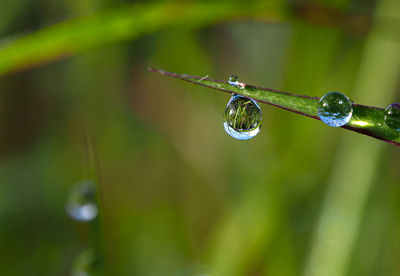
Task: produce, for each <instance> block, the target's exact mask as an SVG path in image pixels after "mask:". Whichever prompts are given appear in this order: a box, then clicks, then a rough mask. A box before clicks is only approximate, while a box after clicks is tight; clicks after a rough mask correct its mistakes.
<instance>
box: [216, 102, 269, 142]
mask: <svg viewBox="0 0 400 276" xmlns="http://www.w3.org/2000/svg"><path fill="white" fill-rule="evenodd" d="M261 122H262V111H261V108H260V106H259V105H258V104H257V103H256V102H255V101H254V100H252V99H249V98H246V97H243V96H240V95H233V96H232V97H231V99H230V100H229V102H228V104H227V106H226V108H225V111H224V128H225V131H226V133H228V134H229V135H230V136H232V137H233V138H235V139H238V140H248V139H251V138H253V137H254V136H256V135H257V134H258V132H259V131H260V128H261Z"/></svg>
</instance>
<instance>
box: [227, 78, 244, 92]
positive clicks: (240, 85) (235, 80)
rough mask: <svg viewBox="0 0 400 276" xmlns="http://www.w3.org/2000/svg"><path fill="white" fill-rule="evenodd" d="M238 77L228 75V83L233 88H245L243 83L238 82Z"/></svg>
mask: <svg viewBox="0 0 400 276" xmlns="http://www.w3.org/2000/svg"><path fill="white" fill-rule="evenodd" d="M238 80H239V77H238V76H236V75H230V76H229V79H228V83H229V84H230V85H232V86H235V87H237V88H239V89H244V88H245V87H246V84H244V83H243V82H239V81H238Z"/></svg>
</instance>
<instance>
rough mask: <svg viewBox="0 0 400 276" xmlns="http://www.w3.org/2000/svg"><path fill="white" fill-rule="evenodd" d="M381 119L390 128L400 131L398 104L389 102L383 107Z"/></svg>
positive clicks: (399, 107)
mask: <svg viewBox="0 0 400 276" xmlns="http://www.w3.org/2000/svg"><path fill="white" fill-rule="evenodd" d="M383 119H384V120H385V123H386V124H387V125H388V126H389V127H390V128H392V129H395V130H397V131H400V104H399V103H392V104H389V105H388V106H387V107H386V108H385V111H384V117H383Z"/></svg>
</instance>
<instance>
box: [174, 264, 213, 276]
mask: <svg viewBox="0 0 400 276" xmlns="http://www.w3.org/2000/svg"><path fill="white" fill-rule="evenodd" d="M173 276H216V274H215V273H213V272H211V271H210V269H208V268H207V267H205V266H200V265H198V266H188V267H185V268H184V269H182V270H180V271H178V272H177V273H175V274H174V275H173Z"/></svg>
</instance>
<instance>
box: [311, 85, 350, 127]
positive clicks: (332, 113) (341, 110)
mask: <svg viewBox="0 0 400 276" xmlns="http://www.w3.org/2000/svg"><path fill="white" fill-rule="evenodd" d="M352 114H353V105H352V104H351V101H350V99H349V98H348V97H347V96H346V95H344V94H342V93H339V92H329V93H327V94H325V95H324V96H322V97H321V99H320V100H319V102H318V116H319V118H320V119H321V121H322V122H324V123H325V124H327V125H328V126H332V127H341V126H344V125H345V124H347V123H348V122H349V121H350V119H351V116H352Z"/></svg>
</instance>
